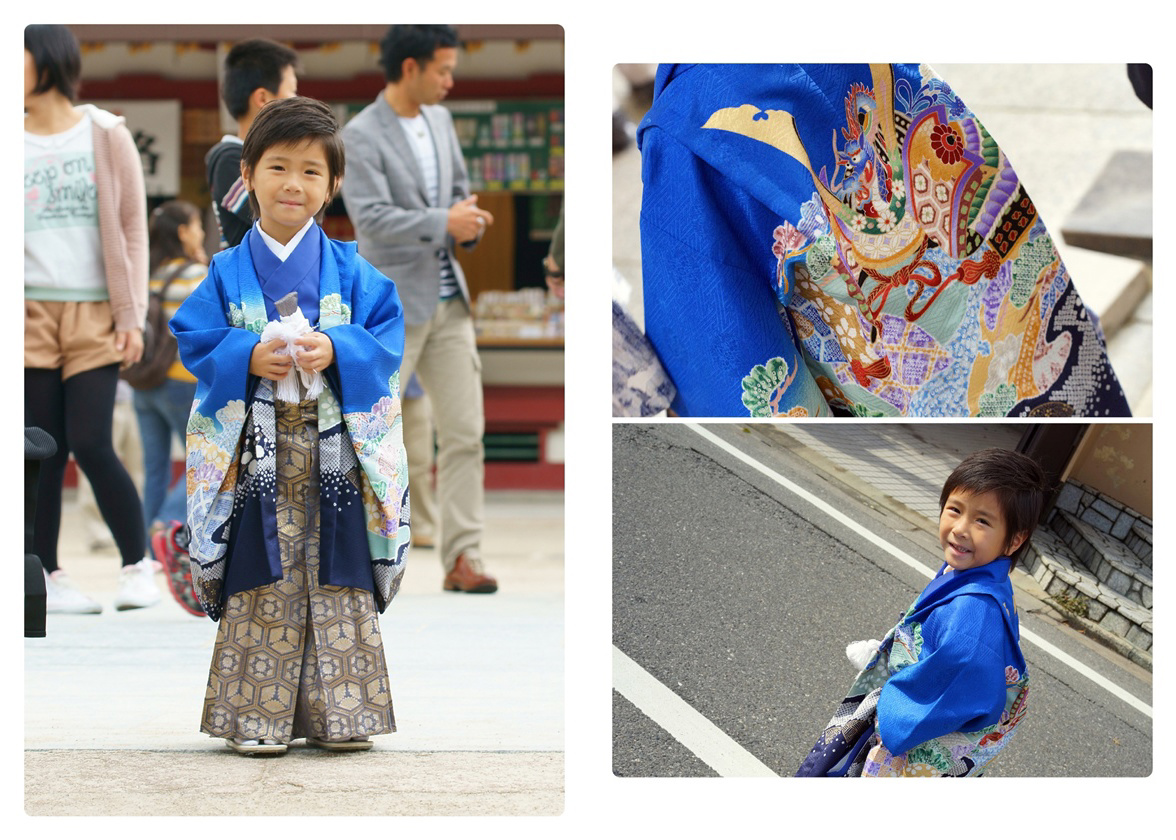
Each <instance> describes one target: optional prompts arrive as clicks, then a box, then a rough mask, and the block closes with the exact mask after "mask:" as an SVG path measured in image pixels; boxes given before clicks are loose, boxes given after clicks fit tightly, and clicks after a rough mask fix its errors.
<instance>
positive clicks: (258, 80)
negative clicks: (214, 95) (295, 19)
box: [221, 38, 298, 120]
mask: <svg viewBox="0 0 1176 840" xmlns="http://www.w3.org/2000/svg"><path fill="white" fill-rule="evenodd" d="M297 66H298V53H296V52H294V50H292V49H290V48H289V47H287V46H284V45H282V44H279V43H278V42H277V41H271V40H269V39H268V38H253V39H251V40H249V41H242V42H241V43H239V44H237V45H235V46H234V47H233V48H232V49H231V50H229V54H228V55H226V56H225V80H224V90H223V91H222V92H221V98H222V99H223V100H224V103H225V107H226V108H228V109H229V113H230V114H231V115H232V116H233V119H235V120H239V119H241V118H242V117H244V116H245V115H246V114H247V113H249V97H250V96H251V95H252V94H253V91H255V90H257V89H258V88H265V89H266V90H268V91H269V92H270V93H273V94H277V92H278V88H280V87H281V86H282V74H283V73H285V72H286V68H287V67H297Z"/></svg>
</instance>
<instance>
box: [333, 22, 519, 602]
mask: <svg viewBox="0 0 1176 840" xmlns="http://www.w3.org/2000/svg"><path fill="white" fill-rule="evenodd" d="M458 44H459V41H458V38H457V32H456V31H455V30H454V29H453V28H452V27H449V26H407V25H396V26H393V27H391V28H390V29H389V30H388V33H387V34H386V35H385V36H384V39H383V41H381V43H380V54H381V58H380V63H381V64H382V65H383V67H384V77H385V79H386V84H385V86H384V90H383V91H381V92H380V95H379V96H378V97H376V101H375V102H373V103H372V104H371V105H368V106H367V107H366V108H364V109H363V111H361V112H360V113H359V114H356V116H355V117H354V118H353V119H352V120H351V121H350V122H349V123H348V124H347V125H346V127H344V129H343V141H344V143H345V145H346V150H347V170H346V176H345V177H344V179H343V202H344V204H345V205H346V207H347V214H348V215H349V216H350V217H351V221H352V223H353V224H354V225H355V235H356V239H357V240H358V242H359V252H360V254H362V255H363V256H364V257H366V258H367V259H368V261H369V262H371V263H372V264H373V265H374V266H375V267H376V268H378V269H379V270H380V271H382V272H383V273H384V274H386V275H387V276H388V277H390V278H391V279H392V281H393V282H395V283H396V289H397V291H398V292H399V293H400V299H401V301H402V302H403V304H404V317H405V323H406V329H405V346H404V361H403V364H402V365H401V368H400V382H401V384H402V386H403V385H404V384H407V383H408V380H409V377H411V376H412V374H413V372H414V371H415V373H416V374H417V378H418V379H419V380H420V382H421V384H422V385H423V386H424V389H425V392H426V393H427V394H428V396H429V399H430V402H431V403H432V405H433V411H434V420H435V423H436V426H437V501H438V506H439V508H440V517H441V535H442V543H441V560H442V563H443V565H444V567H445V579H444V583H443V587H444V588H445V589H446V590H449V591H454V592H494V591H496V590H497V589H498V583H497V581H496V580H495V579H494V578H493V577H490V576H489V575H488V574H486V572H485V569H484V568H483V566H482V558H481V541H482V527H483V497H484V490H483V477H484V474H485V469H484V465H483V460H484V455H483V450H482V434H483V431H484V427H485V418H484V416H483V411H482V376H481V367H482V366H481V361H480V359H479V357H478V349H477V345H476V341H475V335H474V321H473V317H472V315H471V311H470V292H469V288H468V287H467V286H466V281H465V275H464V274H462V270H461V265H459V264H458V262H457V259H456V258H455V257H454V251H453V249H454V243H455V242H457V243H461V244H462V245H463V247H467V248H472V247H473V246H474V245H476V244H477V243H478V241H479V240H480V239H481V236H482V233H483V232H484V231H485V229H486V226H487V225H490V224H492V223H493V222H494V219H493V217H492V216H491V215H490V214H489V213H487V212H486V211H485V210H482V209H480V208H479V207H478V197H477V196H476V195H470V194H469V177H468V175H467V174H466V168H465V161H464V160H463V159H462V156H461V147H460V145H459V144H458V140H457V134H456V133H455V132H454V130H453V120H452V119H451V117H450V116H449V111H447V110H446V109H445V108H444V107H443V106H442V105H440V104H438V103H440V101H441V100H442V99H444V98H445V95H446V94H447V93H448V92H449V89H450V88H451V87H452V86H453V70H454V67H455V66H456V64H457V47H458ZM421 468H422V465H420V464H412V463H410V464H409V476H410V478H409V488H410V490H411V488H412V485H413V482H416V481H420V480H422V476H423V473H422V472H421Z"/></svg>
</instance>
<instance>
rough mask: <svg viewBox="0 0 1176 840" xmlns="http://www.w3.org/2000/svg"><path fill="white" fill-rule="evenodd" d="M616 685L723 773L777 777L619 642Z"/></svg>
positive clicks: (622, 692) (728, 774) (645, 711)
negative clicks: (651, 672)
mask: <svg viewBox="0 0 1176 840" xmlns="http://www.w3.org/2000/svg"><path fill="white" fill-rule="evenodd" d="M613 687H614V688H615V689H616V690H617V691H619V692H620V693H621V695H623V696H624V697H625V699H627V700H628V701H629V702H630V703H632V704H633V705H634V706H636V707H637V708H638V709H640V710H641V712H642V714H644V715H645V716H646V717H648V718H649V719H650V720H652V721H653V722H654V723H656V724H657V725H658V726H660V727H661V728H662V729H664V730H665V731H666V732H668V733H669V734H670V735H672V736H673V737H674V739H675V740H677V741H678V742H679V743H680V744H682V746H684V747H685V748H686V749H688V750H690V752H692V753H694V754H695V755H696V756H698V758H700V759H701V760H702V761H704V762H705V763H706V764H707V765H708V766H709V767H710V768H711V769H713V770H714V771H715V772H716V773H718V774H719V775H720V776H771V777H773V778H775V777H776V776H777V774H776V773H775V772H773V770H772V768H770V767H768V766H767V765H766V764H764V763H763V762H762V761H760V760H759V759H758V758H756V757H755V756H754V755H752V754H751V753H749V752H748V751H747V750H745V749H744V748H743V747H741V746H740V745H739V744H738V743H736V742H735V741H734V740H733V739H732V738H731V736H729V735H728V734H727V733H726V732H724V731H723V730H721V729H719V727H717V726H715V725H714V724H713V723H711V722H710V720H708V719H707V718H706V717H705V716H704V715H702V714H701V713H699V712H698V710H697V709H695V708H694V707H693V706H691V705H690V704H689V703H687V702H686V701H685V700H683V699H682V698H681V697H679V696H678V695H677V694H675V693H674V692H673V691H671V690H670V689H668V688H666V687H665V686H664V685H662V684H661V683H660V682H658V680H657V679H656V678H655V677H653V676H651V675H650V674H649V672H648V671H646V670H645V669H644V668H642V667H641V666H640V665H638V664H637V663H636V662H634V661H633V660H632V659H630V658H629V657H628V656H626V655H625V653H624V652H623V651H621V650H620V649H618V648H617V647H616V646H615V645H614V646H613Z"/></svg>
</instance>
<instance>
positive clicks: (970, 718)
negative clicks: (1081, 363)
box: [797, 449, 1046, 776]
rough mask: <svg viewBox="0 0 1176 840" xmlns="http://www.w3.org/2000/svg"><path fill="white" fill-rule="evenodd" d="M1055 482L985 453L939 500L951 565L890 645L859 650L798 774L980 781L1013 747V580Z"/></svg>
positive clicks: (1017, 695) (1016, 697)
mask: <svg viewBox="0 0 1176 840" xmlns="http://www.w3.org/2000/svg"><path fill="white" fill-rule="evenodd" d="M1045 490H1046V481H1045V476H1044V473H1043V472H1042V470H1041V468H1040V467H1039V466H1038V465H1037V464H1036V463H1035V462H1034V461H1033V460H1031V459H1030V458H1028V457H1026V456H1024V455H1021V454H1019V453H1016V452H1010V451H1007V450H1003V449H986V450H982V451H980V452H975V453H973V454H972V455H969V456H968V457H967V458H965V459H964V460H963V461H962V462H961V463H960V465H959V466H958V467H957V468H956V469H955V470H954V471H953V472H952V474H951V475H950V476H949V477H948V479H947V481H946V482H945V483H944V485H943V491H942V493H941V494H940V498H939V504H940V514H939V542H940V545H941V546H942V548H943V561H944V562H943V565H942V566H941V567H940V569H939V573H938V574H937V575H936V576H935V579H934V580H932V581H931V583H930V584H928V585H927V588H926V589H924V590H923V592H922V594H921V595H919V597H918V599H916V601H915V603H914V604H912V605H911V607H910V609H908V610H907V612H906V614H905V615H904V616H903V618H902V619H901V620H900V621H899V623H898V625H897V626H896V627H895V628H894V629H893V630H891V631H890V632H889V633H888V634H887V636H886V638H885V639H883V640H882V641H881V642H878V641H876V640H870V641H865V642H855V643H853V644H851V645H849V647H848V648H847V649H846V655H847V656H848V657H849V658H850V661H851V662H852V663H854V664H855V665H856V666H857V667H858V668H859V669H860V672H859V674H858V676H857V679H855V680H854V683H853V685H852V687H851V688H850V692H849V696H848V697H846V698H845V700H844V701H842V704H841V706H840V708H839V709H838V710H837V713H836V714H835V715H834V717H833V719H832V720H831V721H830V722H829V724H828V725H827V726H826V728H825V731H824V732H823V733H822V735H821V737H820V739H819V740H818V741H817V744H816V746H814V747H813V749H812V751H811V752H810V753H809V756H808V758H807V759H805V761H804V763H803V764H802V765H801V768H800V771H799V772H798V773H797V775H800V776H975V775H980V774H981V773H982V772H983V771H984V770H985V769H986V766H987V764H988V763H989V762H990V761H992V759H993V758H995V756H996V754H997V753H998V752H999V751H1000V750H1001V749H1003V748H1004V747H1005V745H1006V744H1008V742H1009V740H1010V738H1011V736H1012V734H1013V731H1014V730H1015V729H1016V727H1017V726H1018V725H1019V724H1020V722H1021V720H1022V719H1023V717H1024V714H1025V709H1026V700H1027V698H1028V690H1029V673H1028V669H1027V667H1026V665H1025V659H1024V657H1023V656H1022V655H1021V648H1020V643H1019V640H1020V633H1019V629H1018V623H1017V615H1016V610H1015V607H1014V605H1013V588H1012V584H1011V583H1010V581H1009V574H1010V572H1011V571H1012V567H1013V564H1014V563H1015V562H1016V561H1015V558H1016V557H1017V556H1018V555H1019V553H1020V551H1021V549H1022V547H1023V546H1024V545H1025V542H1026V541H1027V540H1028V539H1029V537H1030V535H1031V534H1032V533H1033V529H1034V528H1035V527H1036V524H1037V520H1038V518H1039V517H1040V516H1041V511H1042V507H1043V505H1044V502H1045Z"/></svg>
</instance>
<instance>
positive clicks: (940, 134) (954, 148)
mask: <svg viewBox="0 0 1176 840" xmlns="http://www.w3.org/2000/svg"><path fill="white" fill-rule="evenodd" d="M931 148H932V149H934V150H935V155H936V157H938V158H939V159H940V160H941V161H943V162H944V163H958V162H959V160H960V158H962V157H963V156H964V151H963V149H964V141H963V139H962V138H961V137H960V135H959V132H957V131H956V130H955V129H954V128H952V127H951V126H950V125H948V124H946V123H940V124H939V125H937V126H935V127H934V128H933V129H931Z"/></svg>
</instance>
